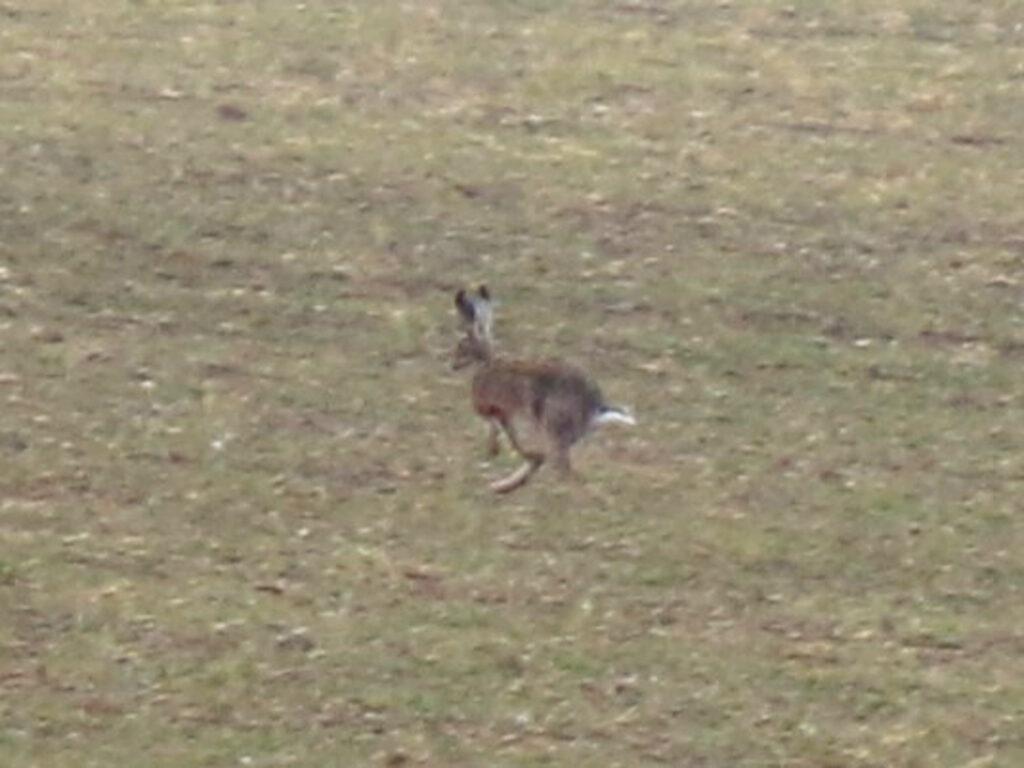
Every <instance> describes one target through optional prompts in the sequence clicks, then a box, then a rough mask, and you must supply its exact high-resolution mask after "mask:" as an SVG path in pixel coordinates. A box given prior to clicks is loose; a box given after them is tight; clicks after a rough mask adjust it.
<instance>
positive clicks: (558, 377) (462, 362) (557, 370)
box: [453, 287, 607, 493]
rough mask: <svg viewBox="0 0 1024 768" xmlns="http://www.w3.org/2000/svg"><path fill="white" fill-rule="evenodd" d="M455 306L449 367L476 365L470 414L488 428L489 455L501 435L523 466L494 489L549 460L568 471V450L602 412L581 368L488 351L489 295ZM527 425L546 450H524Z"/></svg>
mask: <svg viewBox="0 0 1024 768" xmlns="http://www.w3.org/2000/svg"><path fill="white" fill-rule="evenodd" d="M455 305H456V308H457V309H458V311H459V315H460V317H461V318H462V320H463V323H464V326H465V331H466V335H465V336H464V337H463V338H462V339H461V340H460V341H459V343H458V345H457V346H456V348H455V359H454V361H453V367H455V368H463V367H466V366H467V365H476V366H477V370H476V372H475V374H474V375H473V383H472V398H473V408H474V410H476V412H477V413H478V414H479V415H480V416H481V417H483V418H484V419H487V420H488V422H489V423H490V424H491V434H490V441H489V449H490V452H491V454H495V453H497V452H498V449H499V430H500V431H501V432H504V433H505V435H506V436H507V437H508V440H509V443H510V444H511V445H512V447H513V448H514V449H515V450H516V452H517V453H519V454H520V455H521V456H522V457H523V458H524V459H526V462H527V463H526V464H525V465H524V466H523V467H521V468H520V469H519V470H517V471H516V472H515V473H513V474H512V475H510V476H509V477H508V478H506V479H504V480H501V481H498V482H496V483H494V484H493V485H492V488H493V489H494V490H496V491H498V492H501V493H505V492H508V491H511V490H514V489H516V488H518V487H520V486H522V485H524V484H525V483H526V482H527V481H528V480H529V479H530V477H531V476H532V475H533V473H534V472H536V470H537V469H539V468H540V466H541V465H542V464H543V463H544V462H545V460H546V459H547V458H548V457H549V454H553V456H552V458H553V460H554V463H555V465H556V466H557V467H558V468H559V469H560V470H561V471H562V472H563V473H564V474H568V473H569V472H570V471H571V465H570V462H569V450H570V449H571V448H572V446H573V445H574V444H575V443H576V442H577V441H579V440H580V439H581V438H582V437H583V436H584V435H586V433H587V432H588V430H589V429H590V427H591V426H592V424H593V423H594V420H595V418H596V417H597V416H598V415H599V414H600V413H602V411H604V410H606V408H607V407H606V406H605V403H604V398H603V396H602V395H601V390H600V388H599V387H598V386H597V384H596V383H595V382H594V381H593V380H592V379H591V378H590V377H589V376H587V374H586V373H584V372H583V371H582V370H580V369H579V368H576V367H574V366H572V365H569V364H567V363H564V362H562V361H560V360H536V361H534V360H515V359H510V358H505V357H501V356H496V355H494V353H493V350H492V339H491V304H490V294H489V293H488V292H487V290H486V288H483V287H481V289H480V291H479V296H478V297H477V298H470V297H468V296H467V294H466V292H465V291H459V292H458V293H457V294H456V297H455ZM524 420H525V421H528V422H529V423H531V424H532V425H533V426H534V427H536V428H538V431H539V432H540V433H541V434H542V435H543V437H544V438H545V442H546V443H547V445H546V450H538V449H529V450H528V449H526V448H524V447H523V446H522V445H521V444H520V442H519V435H518V430H517V425H518V424H519V423H521V422H522V421H524Z"/></svg>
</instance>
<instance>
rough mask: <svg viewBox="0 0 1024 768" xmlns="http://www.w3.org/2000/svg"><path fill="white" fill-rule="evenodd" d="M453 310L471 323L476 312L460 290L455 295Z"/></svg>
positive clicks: (464, 293)
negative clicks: (457, 311)
mask: <svg viewBox="0 0 1024 768" xmlns="http://www.w3.org/2000/svg"><path fill="white" fill-rule="evenodd" d="M455 308H456V309H457V310H459V314H460V315H462V316H463V317H464V318H465V319H466V320H468V321H469V322H473V318H474V317H475V316H476V311H475V310H474V308H473V302H472V301H470V300H469V299H468V298H466V292H465V291H464V290H463V289H462V288H460V289H459V290H458V292H457V293H456V294H455Z"/></svg>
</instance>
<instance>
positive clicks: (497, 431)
mask: <svg viewBox="0 0 1024 768" xmlns="http://www.w3.org/2000/svg"><path fill="white" fill-rule="evenodd" d="M487 424H488V427H489V431H488V433H487V455H488V456H490V457H491V458H493V457H495V456H497V455H498V454H499V453H501V422H499V421H498V420H497V419H490V420H489V421H488V422H487Z"/></svg>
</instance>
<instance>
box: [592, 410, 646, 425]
mask: <svg viewBox="0 0 1024 768" xmlns="http://www.w3.org/2000/svg"><path fill="white" fill-rule="evenodd" d="M594 424H597V425H601V424H628V425H629V426H631V427H635V426H636V419H635V418H633V415H632V414H631V413H629V412H628V411H624V410H623V409H621V408H612V407H610V406H606V407H605V408H603V409H602V410H601V412H600V413H599V414H597V416H596V417H594Z"/></svg>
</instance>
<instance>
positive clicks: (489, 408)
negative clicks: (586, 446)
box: [472, 357, 605, 446]
mask: <svg viewBox="0 0 1024 768" xmlns="http://www.w3.org/2000/svg"><path fill="white" fill-rule="evenodd" d="M472 391H473V407H474V408H475V409H476V412H477V413H479V414H480V415H481V416H483V417H484V418H485V419H495V420H497V421H498V422H499V423H508V422H511V421H512V420H513V419H514V418H516V417H519V416H523V417H526V418H529V419H530V420H531V421H533V422H535V423H536V424H537V425H539V426H540V427H542V428H543V431H544V432H545V434H548V435H549V436H551V437H553V438H556V439H557V441H558V443H560V444H565V445H567V446H570V445H572V444H573V443H575V442H576V441H577V440H579V439H580V438H581V437H583V436H584V435H585V434H586V433H587V430H588V429H589V428H590V425H591V423H592V421H593V420H594V419H595V418H596V417H597V416H598V415H600V413H601V411H602V409H603V408H604V407H605V406H604V398H603V397H602V396H601V390H600V389H599V388H598V386H597V384H595V383H594V382H593V381H591V380H590V379H589V378H588V377H587V375H586V374H585V373H583V371H581V370H579V369H578V368H574V367H572V366H570V365H567V364H565V363H562V362H560V361H557V360H545V361H538V362H532V361H528V360H509V359H505V358H501V357H499V358H495V359H494V360H492V361H490V362H488V363H485V364H484V365H482V366H481V367H480V369H479V370H478V371H477V372H476V374H475V375H474V376H473V390H472Z"/></svg>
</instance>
